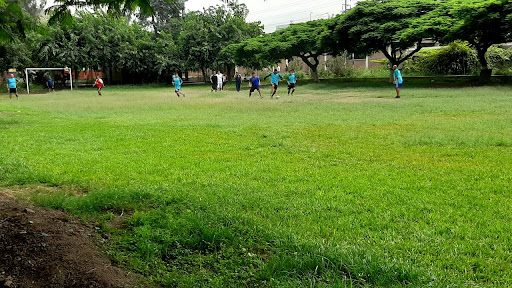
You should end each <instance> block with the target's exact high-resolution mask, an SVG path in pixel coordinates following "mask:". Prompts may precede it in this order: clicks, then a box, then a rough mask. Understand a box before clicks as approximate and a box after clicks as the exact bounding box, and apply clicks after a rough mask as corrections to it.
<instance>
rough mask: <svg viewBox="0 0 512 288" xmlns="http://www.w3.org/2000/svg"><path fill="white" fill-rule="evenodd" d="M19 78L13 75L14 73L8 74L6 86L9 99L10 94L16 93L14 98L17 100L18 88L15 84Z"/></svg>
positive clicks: (10, 97)
mask: <svg viewBox="0 0 512 288" xmlns="http://www.w3.org/2000/svg"><path fill="white" fill-rule="evenodd" d="M19 81H20V80H19V79H18V78H15V77H14V74H10V75H9V78H8V79H7V88H8V89H9V99H11V100H12V94H14V95H16V100H18V89H17V88H16V84H18V82H19Z"/></svg>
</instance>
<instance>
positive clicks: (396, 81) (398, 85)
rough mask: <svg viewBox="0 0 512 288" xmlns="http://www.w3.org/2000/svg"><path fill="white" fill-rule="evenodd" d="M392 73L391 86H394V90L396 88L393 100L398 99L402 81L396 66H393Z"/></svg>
mask: <svg viewBox="0 0 512 288" xmlns="http://www.w3.org/2000/svg"><path fill="white" fill-rule="evenodd" d="M393 71H395V72H394V75H395V76H394V80H393V84H395V88H396V97H395V98H400V88H402V83H403V82H404V80H403V79H402V73H400V70H399V69H398V66H397V65H393Z"/></svg>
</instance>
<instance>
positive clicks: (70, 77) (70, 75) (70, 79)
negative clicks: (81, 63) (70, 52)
mask: <svg viewBox="0 0 512 288" xmlns="http://www.w3.org/2000/svg"><path fill="white" fill-rule="evenodd" d="M43 70H49V71H60V70H63V71H69V81H70V84H71V91H73V73H72V72H71V68H68V67H62V68H59V67H57V68H25V77H26V82H27V94H30V88H29V85H28V72H30V71H43Z"/></svg>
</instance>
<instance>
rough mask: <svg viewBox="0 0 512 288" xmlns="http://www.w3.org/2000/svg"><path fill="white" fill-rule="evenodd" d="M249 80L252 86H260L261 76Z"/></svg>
mask: <svg viewBox="0 0 512 288" xmlns="http://www.w3.org/2000/svg"><path fill="white" fill-rule="evenodd" d="M249 82H250V83H251V87H253V88H259V87H260V77H258V76H256V77H251V79H249Z"/></svg>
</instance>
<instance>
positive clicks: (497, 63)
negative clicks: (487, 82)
mask: <svg viewBox="0 0 512 288" xmlns="http://www.w3.org/2000/svg"><path fill="white" fill-rule="evenodd" d="M485 57H486V59H487V62H488V63H489V67H490V68H491V69H493V70H494V72H495V74H501V75H512V50H510V48H509V49H504V48H501V47H500V46H498V45H493V46H491V47H489V50H487V54H486V55H485Z"/></svg>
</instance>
